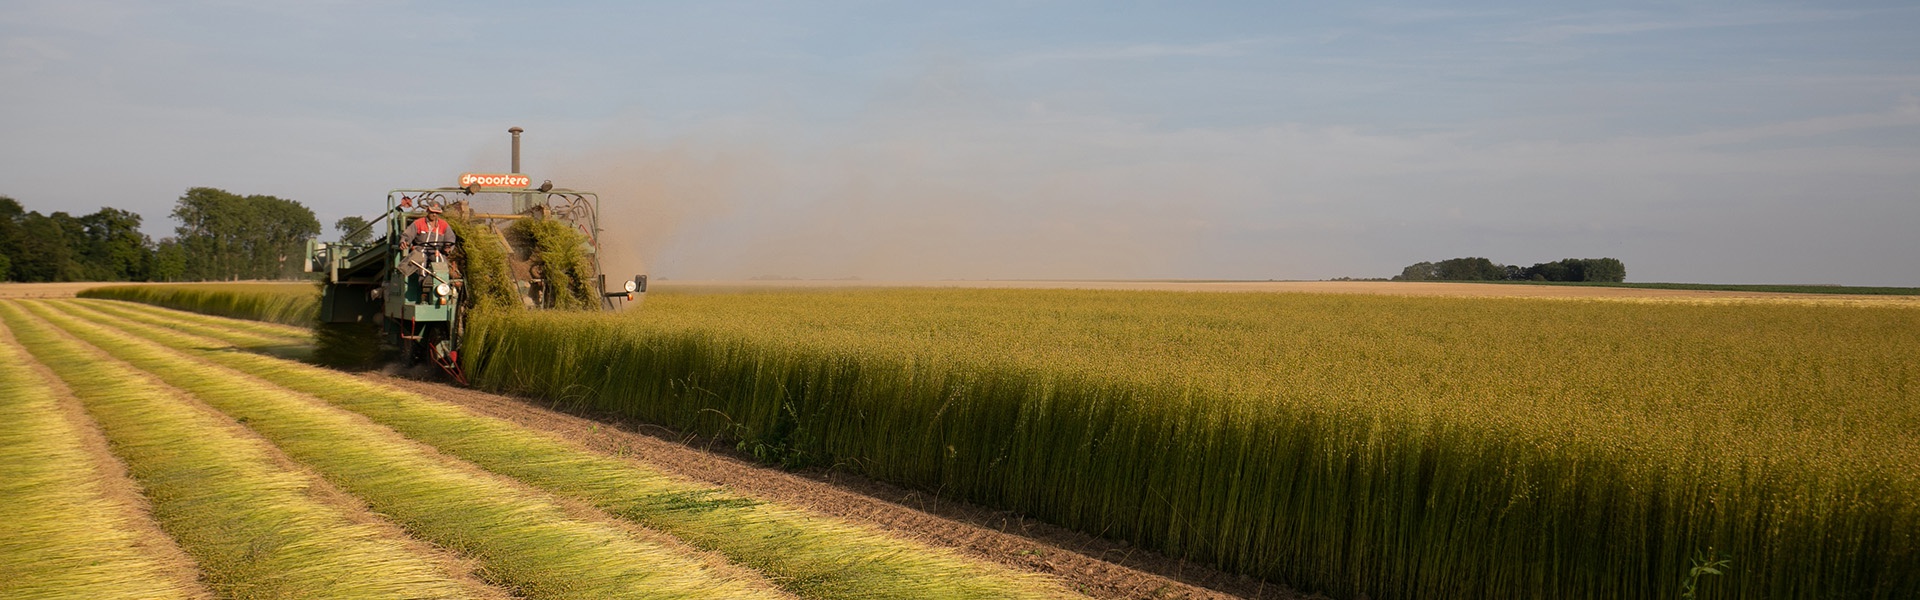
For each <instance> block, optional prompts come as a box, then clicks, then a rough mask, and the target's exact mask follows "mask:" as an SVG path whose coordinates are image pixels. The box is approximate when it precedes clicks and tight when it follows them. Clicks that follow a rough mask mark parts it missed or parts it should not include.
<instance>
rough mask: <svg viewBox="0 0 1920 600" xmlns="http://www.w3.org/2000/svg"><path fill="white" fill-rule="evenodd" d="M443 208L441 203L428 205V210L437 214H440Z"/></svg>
mask: <svg viewBox="0 0 1920 600" xmlns="http://www.w3.org/2000/svg"><path fill="white" fill-rule="evenodd" d="M441 210H443V209H441V208H440V205H438V204H429V205H427V212H430V213H433V214H436V215H437V214H440V211H441Z"/></svg>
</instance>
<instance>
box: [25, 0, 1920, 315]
mask: <svg viewBox="0 0 1920 600" xmlns="http://www.w3.org/2000/svg"><path fill="white" fill-rule="evenodd" d="M1914 31H1920V7H1916V6H1914V5H1911V4H1908V3H1820V4H1784V3H1779V4H1773V3H1760V2H1737V3H1713V2H1683V3H1658V4H1651V3H1650V4H1632V3H1606V4H1598V5H1586V4H1582V5H1575V4H1559V3H1540V2H1524V3H1519V2H1516V3H1505V4H1503V3H1454V4H1451V5H1449V6H1447V7H1445V8H1434V7H1431V6H1429V5H1426V4H1407V5H1361V4H1350V3H1342V4H1337V5H1329V4H1324V3H1312V4H1298V5H1290V4H1269V3H1145V2H1125V3H1123V2H981V3H964V4H957V5H953V6H935V5H932V4H931V3H898V2H843V3H820V4H811V3H765V2H703V3H688V4H653V3H626V2H608V3H564V2H562V3H545V4H543V5H541V6H537V7H536V6H524V5H518V4H511V3H453V2H409V3H392V2H355V1H339V2H287V3H280V2H167V3H159V2H155V3H123V2H86V1H81V2H71V1H63V2H38V1H34V0H15V1H12V2H8V3H6V4H5V5H0V80H3V81H5V82H6V84H5V85H4V86H0V131H4V132H5V133H4V135H0V195H7V196H11V197H13V198H16V199H18V200H20V201H21V202H22V203H23V204H25V205H26V206H27V207H28V208H29V209H33V210H40V211H53V210H66V211H69V212H74V213H84V212H91V211H92V210H94V209H95V208H97V207H99V206H102V205H107V206H115V207H120V208H128V209H132V210H136V211H138V212H141V213H142V214H144V215H145V216H146V219H147V229H148V231H149V233H150V234H152V235H154V236H155V237H160V236H163V235H167V234H168V233H169V232H170V229H171V227H172V225H173V224H172V223H171V221H170V220H168V219H167V218H166V213H167V211H168V210H169V208H170V207H171V205H172V203H173V201H174V199H176V198H177V197H178V196H179V195H180V194H181V193H182V192H183V191H185V189H186V188H188V187H192V186H212V187H218V188H223V189H227V190H229V191H233V192H237V193H259V194H273V195H277V196H281V197H285V198H291V199H295V200H299V201H301V202H303V203H305V204H307V205H308V206H310V207H312V208H313V209H314V210H315V212H316V213H318V215H319V216H320V217H321V219H322V220H323V221H324V222H326V223H331V222H332V221H333V220H334V219H337V218H339V217H341V216H345V215H349V214H363V213H370V212H374V211H377V210H378V208H379V207H380V202H381V198H382V196H383V195H384V192H385V191H386V190H387V189H390V188H398V187H419V186H433V185H451V182H452V180H453V179H454V177H455V176H457V175H458V174H459V173H460V172H462V171H467V170H505V167H506V141H507V138H506V135H505V132H504V130H505V129H506V128H507V127H509V126H515V125H517V126H521V127H524V128H526V129H527V138H526V154H527V156H526V160H525V168H524V169H523V170H525V171H526V172H528V173H529V174H532V175H533V176H534V177H535V179H536V180H538V179H543V178H549V179H553V180H555V182H556V183H558V184H562V185H570V186H574V187H593V188H596V189H598V190H600V191H601V192H602V193H603V195H604V196H605V197H606V203H607V204H608V206H607V207H606V208H605V209H603V210H604V211H605V212H606V213H607V214H608V216H609V217H610V219H609V220H610V221H611V222H612V223H611V224H612V227H611V228H612V229H615V230H616V234H617V237H616V241H615V244H614V245H615V246H616V247H615V248H613V249H612V250H613V251H612V252H611V253H610V254H611V256H610V259H612V260H615V261H617V262H620V263H621V264H620V265H618V266H616V267H614V268H615V270H622V269H629V268H632V269H639V268H644V269H646V270H648V271H650V272H653V273H656V274H658V275H663V276H668V277H680V278H705V277H746V276H753V275H762V274H779V275H789V276H800V277H844V276H859V277H865V278H873V279H881V278H1038V277H1077V278H1094V277H1153V278H1163V277H1167V278H1249V279H1268V278H1275V279H1317V278H1328V277H1338V276H1358V277H1365V276H1389V275H1393V274H1395V273H1398V272H1399V270H1400V268H1401V267H1403V266H1405V265H1407V264H1411V263H1413V262H1417V261H1421V260H1437V259H1442V258H1449V257H1454V256H1485V257H1488V258H1492V259H1494V260H1495V261H1497V262H1503V263H1519V264H1523V265H1524V264H1531V263H1534V262H1541V261H1548V260H1556V259H1559V258H1566V257H1597V256H1612V257H1617V258H1620V259H1621V260H1623V261H1625V262H1626V264H1627V267H1628V276H1629V279H1630V280H1634V281H1702V282H1728V283H1843V284H1863V285H1920V261H1915V260H1913V257H1915V256H1920V236H1916V235H1915V234H1914V233H1915V232H1914V230H1915V225H1916V224H1920V36H1916V35H1913V33H1912V32H1914ZM628 263H634V264H633V265H632V266H629V265H628ZM641 264H644V266H640V265H641Z"/></svg>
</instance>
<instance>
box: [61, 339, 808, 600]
mask: <svg viewBox="0 0 1920 600" xmlns="http://www.w3.org/2000/svg"><path fill="white" fill-rule="evenodd" d="M59 306H60V307H61V308H80V307H79V306H78V305H77V304H73V303H66V304H62V305H59ZM32 309H33V310H34V312H35V314H37V315H39V316H40V317H42V318H45V319H48V320H49V321H52V322H53V323H54V324H56V325H58V326H60V327H61V328H63V329H66V330H67V331H68V332H70V333H72V334H73V335H75V336H76V337H79V338H81V339H83V340H86V341H88V342H90V343H93V344H94V345H95V346H97V347H100V348H102V349H104V350H105V351H107V352H108V353H110V354H112V355H114V356H115V357H117V358H119V359H121V360H125V361H127V362H128V363H129V364H132V365H135V366H137V367H139V368H142V369H145V370H147V371H149V372H152V373H154V374H155V375H157V376H158V377H160V378H162V379H163V380H165V381H167V382H168V383H169V384H171V385H174V386H177V387H179V388H181V389H183V390H187V391H190V392H191V393H193V394H194V395H195V396H196V397H198V398H200V399H201V400H202V401H204V402H206V403H207V404H209V405H211V406H213V407H214V408H216V409H219V410H220V411H222V412H224V413H227V414H229V415H232V416H234V417H236V418H244V419H245V422H246V425H247V427H248V428H250V429H252V430H254V431H256V432H258V433H259V434H260V435H261V436H263V437H265V438H267V439H268V440H271V441H273V442H274V443H275V444H277V445H278V446H279V447H280V449H281V450H282V451H284V452H286V453H287V454H288V455H289V456H291V457H293V458H294V459H296V460H298V461H300V462H302V463H303V464H306V465H308V466H309V467H311V468H313V469H314V470H316V471H318V472H320V473H321V474H322V475H324V476H326V477H327V478H328V480H329V481H331V482H333V483H334V484H335V485H338V486H340V487H341V488H343V489H345V490H347V491H349V492H351V493H353V494H354V495H356V496H358V497H360V498H362V499H364V500H365V501H367V502H368V504H369V505H371V506H372V507H373V508H374V509H375V510H378V511H380V512H381V513H382V514H384V515H387V516H388V517H389V518H392V519H394V520H395V521H396V522H398V523H400V524H401V525H402V526H404V527H406V528H407V530H408V531H409V532H412V533H413V534H414V535H416V536H419V537H421V538H424V539H427V540H430V541H433V542H435V543H437V544H440V545H443V546H446V547H449V548H452V549H455V550H458V551H460V552H461V553H463V554H466V555H469V556H472V557H474V558H475V559H476V560H478V561H480V562H481V563H482V564H483V568H484V570H485V572H486V574H487V576H488V577H489V578H490V579H491V580H493V581H495V582H496V583H499V584H501V585H506V586H509V587H510V588H511V589H512V591H513V592H514V593H516V594H518V595H523V596H529V597H538V598H594V599H601V598H711V597H725V598H743V599H744V598H774V597H778V594H775V593H773V592H771V591H770V589H769V587H770V586H768V584H767V583H766V582H764V581H756V580H739V579H734V578H732V576H729V575H727V574H724V573H721V572H719V571H716V570H715V569H713V568H712V567H709V566H707V565H704V564H703V563H700V562H698V561H696V560H693V559H692V558H690V557H687V556H684V555H682V554H681V553H680V550H678V549H677V548H674V547H672V546H665V545H660V544H656V543H652V542H646V541H642V540H640V539H636V538H634V537H632V536H631V535H629V534H628V533H626V532H625V531H624V530H623V529H621V528H620V527H617V526H614V525H612V524H608V523H604V522H600V521H595V520H582V519H576V518H574V517H572V516H571V515H570V513H569V510H568V509H567V508H566V507H565V506H564V505H563V504H561V503H558V502H556V501H554V500H552V499H551V498H550V497H548V496H546V495H544V494H541V493H538V492H536V491H533V490H529V489H526V488H523V487H521V486H519V485H518V484H517V483H515V482H513V481H511V480H507V479H504V478H499V477H496V476H490V475H485V474H482V473H479V472H476V471H477V470H474V469H472V468H471V467H470V466H467V467H464V468H463V466H462V463H461V462H460V461H459V460H457V459H453V458H450V457H447V456H445V455H441V454H439V453H437V452H434V451H433V450H431V449H430V448H427V447H424V446H420V445H418V444H415V443H413V442H411V441H409V440H407V439H406V438H403V437H401V436H399V435H397V434H395V433H394V432H392V431H390V430H387V429H385V428H383V427H380V426H378V425H374V424H371V423H368V422H367V421H365V420H364V419H363V418H361V417H359V416H357V415H354V414H352V413H349V412H346V411H342V410H340V409H338V408H334V407H331V406H328V405H327V404H325V403H324V402H319V401H317V400H314V399H312V398H310V397H306V396H302V395H300V394H297V393H294V392H291V391H289V390H287V389H285V388H281V387H279V386H276V385H273V384H271V383H268V382H265V381H262V380H259V379H256V378H253V377H251V376H248V375H244V374H241V373H238V372H235V371H232V370H229V369H226V368H224V367H219V366H215V365H211V364H208V363H205V362H202V361H199V360H195V359H191V358H188V357H186V356H184V355H182V354H180V352H179V351H177V350H173V349H168V348H166V347H163V346H160V345H158V344H155V343H153V342H150V341H147V340H144V339H141V338H138V337H135V336H133V335H130V334H127V333H123V332H120V331H115V330H113V329H109V328H106V327H102V326H100V325H97V324H93V323H90V322H88V321H86V320H83V319H81V318H77V317H74V316H69V315H67V314H61V313H58V312H56V311H54V310H51V307H50V306H45V305H34V306H32ZM75 312H79V313H84V312H86V311H85V309H81V310H78V311H75ZM92 316H95V317H96V318H97V317H99V315H98V313H94V314H93V315H92ZM115 324H116V325H118V326H122V327H128V328H134V327H140V326H137V325H134V324H131V323H129V322H126V321H119V322H116V323H115ZM282 366H283V368H287V369H310V368H311V367H306V366H305V365H301V364H299V363H294V362H290V361H283V362H282Z"/></svg>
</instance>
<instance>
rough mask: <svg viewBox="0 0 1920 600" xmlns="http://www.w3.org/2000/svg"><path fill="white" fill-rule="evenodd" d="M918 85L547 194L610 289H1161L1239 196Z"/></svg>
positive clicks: (1144, 155)
mask: <svg viewBox="0 0 1920 600" xmlns="http://www.w3.org/2000/svg"><path fill="white" fill-rule="evenodd" d="M923 79H925V80H922V81H914V82H909V84H908V85H905V86H903V89H902V90H900V91H898V93H893V94H891V95H890V96H889V95H886V94H883V97H882V98H881V99H879V100H878V101H876V102H875V106H877V108H875V109H873V110H871V111H869V113H868V114H866V115H863V116H862V117H860V118H857V119H852V120H848V121H845V122H841V123H838V124H836V125H832V126H828V125H820V124H805V125H799V124H796V123H799V122H801V120H797V119H795V120H784V119H772V118H757V119H733V120H730V121H729V122H728V123H727V124H726V125H725V126H724V127H715V128H713V129H714V130H713V131H708V132H704V133H690V134H686V135H684V136H682V137H679V138H677V139H666V140H664V141H658V142H636V141H613V142H607V143H601V144H596V145H589V146H587V147H585V148H582V149H581V150H580V151H579V152H577V153H571V152H570V153H568V155H566V156H564V157H562V158H563V160H560V161H557V164H556V167H557V169H556V176H555V177H554V178H553V181H554V183H555V185H561V186H565V187H575V188H581V189H592V190H595V191H598V192H599V193H600V194H601V198H602V208H601V222H602V225H601V226H602V228H603V229H604V230H605V231H606V232H607V233H606V234H605V239H604V240H603V244H602V247H603V252H604V253H605V255H604V256H603V261H604V264H605V265H606V268H607V270H608V271H609V273H610V274H611V275H623V274H626V273H650V275H651V276H653V277H656V278H657V277H661V276H665V277H671V278H675V279H744V278H752V277H764V276H777V277H792V278H804V279H840V278H858V279H869V280H926V279H986V278H991V279H1041V278H1055V279H1058V278H1068V279H1075V278H1149V277H1172V276H1177V274H1178V269H1179V265H1180V260H1181V258H1182V257H1183V256H1186V255H1187V254H1188V253H1189V252H1190V250H1191V249H1192V248H1194V247H1195V246H1197V245H1198V244H1199V242H1200V241H1202V240H1203V239H1204V238H1205V236H1206V235H1208V232H1209V231H1210V229H1211V223H1210V222H1209V221H1208V218H1209V217H1208V214H1209V211H1210V210H1211V208H1212V207H1213V205H1214V204H1215V203H1216V201H1217V200H1218V199H1219V198H1223V197H1231V196H1239V197H1244V196H1245V195H1246V194H1247V193H1248V188H1249V187H1257V186H1250V185H1249V184H1247V182H1244V181H1241V179H1244V178H1241V177H1239V176H1238V174H1237V173H1236V172H1235V171H1242V172H1243V171H1244V169H1245V165H1234V166H1227V165H1223V164H1219V163H1217V162H1211V161H1210V159H1209V158H1208V157H1205V156H1200V157H1195V156H1193V155H1191V153H1189V152H1187V150H1188V149H1185V148H1179V147H1171V148H1159V147H1152V145H1151V144H1143V143H1142V140H1152V139H1154V138H1153V137H1152V136H1142V135H1138V134H1137V132H1138V131H1139V130H1140V129H1141V126H1137V125H1135V124H1129V123H1117V122H1113V121H1110V120H1102V119H1097V118H1083V117H1076V116H1072V115H1061V114H1055V113H1050V112H1048V111H1046V110H1045V109H1044V107H1036V106H1030V105H1020V106H1011V105H1005V104H1003V103H996V102H994V101H992V100H991V99H990V98H983V97H982V96H981V95H980V94H978V93H975V92H974V91H967V90H968V89H969V88H968V86H966V85H964V84H955V83H954V82H952V81H948V80H945V79H943V78H942V77H941V76H940V75H939V74H937V73H936V74H934V75H932V76H930V77H929V78H923ZM956 90H957V91H956ZM635 139H641V138H640V137H639V136H635V137H631V138H628V140H635Z"/></svg>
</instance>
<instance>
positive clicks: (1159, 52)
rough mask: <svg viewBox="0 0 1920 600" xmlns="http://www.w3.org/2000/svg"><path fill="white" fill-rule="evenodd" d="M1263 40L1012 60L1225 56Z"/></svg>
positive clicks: (1103, 50) (1063, 53)
mask: <svg viewBox="0 0 1920 600" xmlns="http://www.w3.org/2000/svg"><path fill="white" fill-rule="evenodd" d="M1266 41H1267V40H1264V39H1246V40H1231V41H1225V42H1209V43H1204V44H1134V45H1131V46H1108V47H1094V48H1081V49H1073V50H1059V51H1054V52H1041V53H1036V54H1029V55H1026V56H1022V57H1020V58H1018V59H1015V60H1014V62H1015V63H1020V64H1039V63H1051V62H1078V61H1127V60H1151V59H1157V58H1171V57H1200V58H1226V57H1233V56H1243V55H1246V54H1248V50H1249V49H1251V48H1253V47H1255V46H1258V45H1260V44H1263V43H1265V42H1266Z"/></svg>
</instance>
